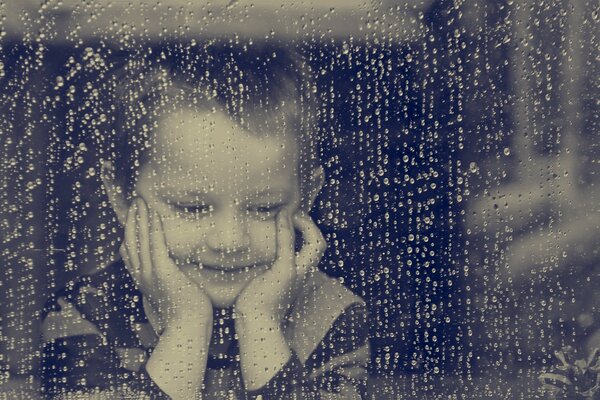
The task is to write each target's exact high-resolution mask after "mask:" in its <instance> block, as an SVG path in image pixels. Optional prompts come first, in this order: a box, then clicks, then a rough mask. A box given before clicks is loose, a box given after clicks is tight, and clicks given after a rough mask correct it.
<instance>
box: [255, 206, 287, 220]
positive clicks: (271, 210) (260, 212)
mask: <svg viewBox="0 0 600 400" xmlns="http://www.w3.org/2000/svg"><path fill="white" fill-rule="evenodd" d="M281 207H283V204H269V205H260V206H254V207H250V208H248V211H250V212H251V213H253V214H255V215H257V216H259V217H267V218H268V217H272V216H274V215H275V214H277V212H278V211H279V210H280V209H281Z"/></svg>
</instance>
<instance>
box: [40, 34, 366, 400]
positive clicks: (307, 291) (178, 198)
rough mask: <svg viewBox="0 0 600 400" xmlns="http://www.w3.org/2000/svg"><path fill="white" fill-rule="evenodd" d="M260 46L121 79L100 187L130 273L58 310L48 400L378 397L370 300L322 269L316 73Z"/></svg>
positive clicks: (75, 291) (121, 268)
mask: <svg viewBox="0 0 600 400" xmlns="http://www.w3.org/2000/svg"><path fill="white" fill-rule="evenodd" d="M251 47H252V48H251V49H250V50H248V48H247V47H244V48H242V47H241V46H240V47H239V48H238V47H236V46H224V47H218V46H215V45H212V46H208V47H206V48H205V49H204V50H200V51H199V52H198V53H196V54H195V55H194V54H192V52H190V51H189V50H183V48H179V50H171V53H170V54H168V53H167V54H165V53H162V54H160V56H159V57H157V59H156V60H150V59H146V60H144V61H143V62H137V63H135V62H133V61H132V62H130V63H129V64H128V65H127V67H126V68H124V69H123V72H122V73H121V74H120V75H118V77H117V81H118V82H117V84H116V88H115V93H116V98H117V99H120V100H117V106H118V107H117V109H118V110H119V109H120V110H121V111H120V112H118V115H117V119H116V127H117V128H116V134H117V138H116V140H115V146H113V151H112V153H113V154H112V155H111V157H110V158H111V161H105V162H104V163H103V174H102V175H103V184H104V187H105V189H106V192H107V194H108V196H109V199H110V203H111V205H112V208H113V210H114V212H115V214H116V217H117V219H118V221H119V223H120V224H121V225H122V226H123V228H124V235H123V236H124V239H123V242H122V245H121V247H120V255H121V259H119V260H117V261H116V262H114V263H113V264H111V265H109V266H108V267H105V268H103V269H100V270H98V271H97V272H96V273H94V274H91V275H89V276H84V277H82V278H80V279H79V280H78V281H76V282H72V283H70V284H69V285H68V286H67V287H66V288H65V289H63V290H61V291H59V292H57V293H56V294H55V296H53V297H52V298H51V299H50V301H49V302H48V305H47V309H46V311H45V313H44V320H43V341H44V350H43V361H42V377H43V386H44V391H45V393H46V395H47V396H49V397H51V398H56V397H58V398H71V397H73V398H81V397H83V398H111V399H112V398H119V396H121V397H122V398H172V399H196V398H203V399H259V398H263V399H320V398H327V399H358V398H362V395H361V393H362V391H363V389H364V384H365V380H366V364H367V361H368V359H369V351H368V343H367V325H366V308H365V304H364V303H363V301H362V300H361V299H360V298H358V297H356V296H355V295H353V294H352V293H351V292H350V291H348V290H347V289H345V288H344V287H343V286H341V285H340V284H339V283H338V282H337V281H336V280H334V279H331V278H328V277H326V276H325V275H324V274H323V273H322V272H320V271H318V270H317V268H316V267H317V265H318V263H319V260H320V258H321V257H322V255H323V252H324V251H325V249H326V243H325V240H324V238H323V237H322V235H321V233H320V231H319V229H318V227H317V226H316V225H315V224H314V222H313V221H312V220H311V219H310V217H309V216H308V212H309V211H310V209H311V206H312V204H313V202H314V200H315V198H316V196H317V194H318V192H319V191H320V189H321V186H322V184H323V179H324V175H323V169H322V167H321V166H320V165H319V164H318V160H317V156H316V146H315V139H314V134H313V133H314V130H315V129H316V128H315V126H316V124H315V122H314V117H315V111H314V109H315V108H316V107H315V99H314V94H313V93H312V92H311V89H312V88H311V85H310V83H309V82H310V80H309V79H308V77H307V76H306V73H305V70H306V67H305V66H304V64H303V63H302V62H301V61H300V60H298V59H297V58H296V57H295V56H294V55H293V54H292V53H291V52H286V51H283V50H282V49H275V48H271V49H270V48H267V47H265V48H262V49H261V48H258V49H257V48H256V47H257V46H256V45H252V46H251ZM202 51H204V52H203V53H202ZM296 250H297V251H296ZM78 396H79V397H78ZM94 396H95V397H94Z"/></svg>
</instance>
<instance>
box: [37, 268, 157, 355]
mask: <svg viewBox="0 0 600 400" xmlns="http://www.w3.org/2000/svg"><path fill="white" fill-rule="evenodd" d="M145 323H147V318H146V316H145V314H144V311H143V307H142V296H141V293H140V292H139V291H138V289H137V288H136V286H135V284H134V282H133V281H132V279H131V277H130V275H129V274H128V273H127V270H126V268H125V265H124V263H123V262H122V260H117V261H115V262H113V263H111V264H110V265H108V266H106V267H104V268H101V269H98V270H97V271H94V272H92V273H91V274H88V275H84V276H81V277H79V278H77V279H75V280H72V281H70V282H68V283H67V284H66V285H65V286H64V287H63V288H61V289H60V290H58V291H56V292H55V293H54V294H52V295H51V296H50V298H49V299H48V301H47V302H46V304H45V306H44V310H43V313H42V332H43V334H44V339H45V340H48V339H54V338H58V337H65V336H74V335H82V334H93V333H95V334H101V335H102V336H104V337H106V338H110V339H113V340H115V341H117V342H121V343H119V344H120V345H123V346H127V345H133V344H134V343H137V340H136V338H134V337H132V335H131V332H132V331H134V330H135V328H136V327H135V325H139V324H145Z"/></svg>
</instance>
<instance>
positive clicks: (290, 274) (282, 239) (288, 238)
mask: <svg viewBox="0 0 600 400" xmlns="http://www.w3.org/2000/svg"><path fill="white" fill-rule="evenodd" d="M276 224H277V259H276V260H275V263H274V264H273V266H272V268H271V269H270V270H268V271H267V272H266V273H265V275H264V277H265V278H269V277H271V279H275V280H276V281H278V282H280V283H282V284H284V283H286V282H288V281H289V280H291V279H293V278H294V275H295V274H296V267H295V265H294V262H295V257H294V240H295V236H294V230H293V229H291V226H290V221H289V217H288V211H287V210H285V209H284V210H281V211H280V212H279V213H278V214H277V219H276Z"/></svg>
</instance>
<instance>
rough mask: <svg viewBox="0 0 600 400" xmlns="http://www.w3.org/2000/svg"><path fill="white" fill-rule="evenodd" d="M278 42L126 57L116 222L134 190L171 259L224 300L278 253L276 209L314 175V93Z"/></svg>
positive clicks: (311, 183)
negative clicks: (154, 215)
mask: <svg viewBox="0 0 600 400" xmlns="http://www.w3.org/2000/svg"><path fill="white" fill-rule="evenodd" d="M306 72H307V69H306V68H305V67H304V65H303V63H302V61H301V60H300V59H299V58H297V57H295V56H294V54H291V53H289V52H287V51H283V50H281V49H273V48H271V49H265V48H262V49H258V50H246V49H245V48H243V47H241V46H240V47H239V48H238V47H214V48H213V47H208V48H205V49H203V50H201V51H195V52H193V54H192V52H189V51H185V50H182V49H179V50H178V51H176V52H174V53H173V54H164V55H159V56H158V57H157V60H155V61H154V62H152V61H151V60H148V59H146V60H143V61H139V63H138V64H137V65H134V64H133V63H130V64H129V66H128V68H127V69H126V70H125V71H124V73H123V76H122V77H121V78H120V80H119V81H117V84H118V85H120V88H119V90H118V91H117V92H118V93H119V96H118V97H120V98H121V99H122V100H121V101H120V102H119V103H117V109H118V110H120V112H118V123H117V127H116V129H115V132H116V137H117V140H115V144H114V148H113V155H112V162H110V161H108V162H105V163H104V170H105V172H106V173H104V174H103V181H104V185H105V188H106V190H107V193H108V194H109V197H110V200H111V204H112V206H113V209H114V210H115V212H116V214H117V217H118V219H119V221H120V222H121V224H124V222H125V219H126V214H127V209H128V206H129V204H130V202H131V200H132V199H133V198H134V197H135V196H139V197H141V198H143V199H144V200H145V201H146V203H147V204H148V206H149V207H150V209H154V210H156V211H157V212H158V213H159V215H160V216H161V217H162V219H163V225H164V230H165V236H166V239H167V245H168V247H169V250H170V252H171V256H172V257H173V258H174V259H175V260H176V261H177V262H178V264H179V265H180V268H181V269H182V270H184V272H186V274H187V275H188V276H189V277H190V278H191V279H192V280H194V281H197V282H199V283H200V282H201V283H202V284H203V285H204V286H205V287H206V288H207V291H208V294H209V296H210V297H211V298H212V300H213V302H214V303H215V305H217V306H221V307H223V306H229V305H231V304H232V303H233V301H234V300H235V297H236V296H237V294H238V293H239V291H240V290H241V289H242V288H243V287H244V286H245V284H246V283H247V282H248V280H249V279H251V278H253V277H254V276H256V275H257V274H259V273H261V272H262V271H264V270H265V269H266V268H268V267H269V266H270V264H271V263H272V262H273V261H274V259H275V256H276V248H275V243H276V238H275V216H276V214H277V212H278V211H279V210H281V209H282V208H287V209H288V210H289V214H290V215H293V213H295V212H296V211H299V210H303V211H305V212H307V211H309V209H310V207H311V205H312V202H313V201H314V199H315V197H316V195H317V194H318V192H319V190H320V188H321V186H322V183H323V171H322V168H321V167H320V166H319V163H318V156H317V151H316V145H315V144H316V140H315V135H314V133H315V131H316V129H317V125H316V122H315V120H316V118H315V110H316V106H315V99H314V95H313V94H312V93H311V90H310V84H309V83H308V82H310V79H309V77H308V76H305V74H306Z"/></svg>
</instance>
